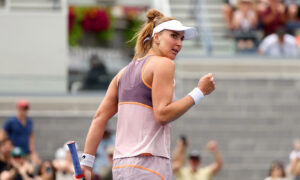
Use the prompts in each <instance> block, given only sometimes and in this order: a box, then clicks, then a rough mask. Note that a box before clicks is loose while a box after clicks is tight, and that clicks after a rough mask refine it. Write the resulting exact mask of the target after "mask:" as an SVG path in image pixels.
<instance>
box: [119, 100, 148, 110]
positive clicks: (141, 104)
mask: <svg viewBox="0 0 300 180" xmlns="http://www.w3.org/2000/svg"><path fill="white" fill-rule="evenodd" d="M121 104H136V105H140V106H144V107H145V108H148V109H151V110H153V107H151V106H148V105H146V104H143V103H138V102H119V105H121Z"/></svg>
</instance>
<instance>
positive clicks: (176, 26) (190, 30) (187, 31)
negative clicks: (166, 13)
mask: <svg viewBox="0 0 300 180" xmlns="http://www.w3.org/2000/svg"><path fill="white" fill-rule="evenodd" d="M163 30H172V31H184V40H189V39H193V38H194V37H195V36H196V35H197V30H196V28H194V27H187V26H183V25H182V23H181V22H180V21H178V20H170V21H166V22H163V23H161V24H159V25H157V26H156V27H155V28H154V29H153V33H152V37H153V36H154V33H158V32H161V31H163Z"/></svg>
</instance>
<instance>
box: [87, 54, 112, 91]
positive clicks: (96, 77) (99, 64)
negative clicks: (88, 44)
mask: <svg viewBox="0 0 300 180" xmlns="http://www.w3.org/2000/svg"><path fill="white" fill-rule="evenodd" d="M89 63H90V69H89V71H88V72H87V74H86V76H85V77H84V79H83V87H82V89H91V90H95V89H106V88H107V87H108V85H109V81H110V79H109V76H108V73H107V70H106V67H105V64H104V63H103V61H102V60H101V59H100V58H99V56H98V55H96V54H93V55H92V56H91V58H90V60H89Z"/></svg>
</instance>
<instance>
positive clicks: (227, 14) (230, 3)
mask: <svg viewBox="0 0 300 180" xmlns="http://www.w3.org/2000/svg"><path fill="white" fill-rule="evenodd" d="M237 3H238V0H224V5H223V7H222V11H223V17H224V21H225V24H226V27H227V29H228V30H229V31H231V30H233V24H232V17H233V13H234V11H235V10H236V7H237Z"/></svg>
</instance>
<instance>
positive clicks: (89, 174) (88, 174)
mask: <svg viewBox="0 0 300 180" xmlns="http://www.w3.org/2000/svg"><path fill="white" fill-rule="evenodd" d="M81 170H82V173H83V175H84V180H91V179H92V169H91V168H89V167H86V166H81ZM73 179H74V180H82V179H81V178H80V179H78V178H76V177H75V175H74V176H73Z"/></svg>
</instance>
